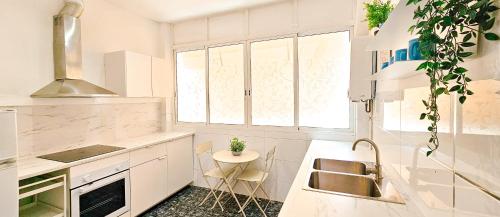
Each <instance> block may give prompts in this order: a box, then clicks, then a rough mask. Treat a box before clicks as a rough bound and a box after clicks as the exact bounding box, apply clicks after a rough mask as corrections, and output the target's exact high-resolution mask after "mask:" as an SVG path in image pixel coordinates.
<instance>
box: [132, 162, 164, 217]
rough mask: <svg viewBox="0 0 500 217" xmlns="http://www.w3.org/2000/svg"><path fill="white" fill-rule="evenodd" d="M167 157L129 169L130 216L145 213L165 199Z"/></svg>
mask: <svg viewBox="0 0 500 217" xmlns="http://www.w3.org/2000/svg"><path fill="white" fill-rule="evenodd" d="M167 159H168V157H167V156H162V157H159V158H156V159H153V160H151V161H148V162H146V163H143V164H140V165H137V166H135V167H132V168H130V195H131V211H130V215H131V216H137V215H138V214H140V213H142V212H144V211H146V210H147V209H149V208H151V207H152V206H154V205H155V204H157V203H159V202H160V201H162V200H163V199H165V198H166V197H167V185H168V182H167V180H168V175H167V171H168V160H167Z"/></svg>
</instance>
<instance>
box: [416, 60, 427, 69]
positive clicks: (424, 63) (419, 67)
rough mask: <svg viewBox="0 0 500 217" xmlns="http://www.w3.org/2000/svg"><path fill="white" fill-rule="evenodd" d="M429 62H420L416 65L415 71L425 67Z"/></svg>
mask: <svg viewBox="0 0 500 217" xmlns="http://www.w3.org/2000/svg"><path fill="white" fill-rule="evenodd" d="M428 64H429V62H423V63H422V64H420V65H419V66H418V67H417V71H418V70H421V69H425V68H427V65H428Z"/></svg>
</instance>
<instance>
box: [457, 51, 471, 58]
mask: <svg viewBox="0 0 500 217" xmlns="http://www.w3.org/2000/svg"><path fill="white" fill-rule="evenodd" d="M470 55H472V52H461V53H458V56H459V57H468V56H470Z"/></svg>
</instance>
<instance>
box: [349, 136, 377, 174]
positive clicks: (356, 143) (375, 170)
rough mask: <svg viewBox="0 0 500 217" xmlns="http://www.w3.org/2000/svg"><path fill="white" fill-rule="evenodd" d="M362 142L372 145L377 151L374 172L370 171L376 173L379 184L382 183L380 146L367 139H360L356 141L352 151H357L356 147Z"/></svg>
mask: <svg viewBox="0 0 500 217" xmlns="http://www.w3.org/2000/svg"><path fill="white" fill-rule="evenodd" d="M360 142H368V143H370V145H371V146H372V147H373V149H374V150H375V169H374V171H370V172H371V173H375V179H376V181H377V182H378V183H380V181H381V180H382V167H381V165H380V151H379V149H378V146H377V144H375V142H374V141H372V140H370V139H367V138H363V139H358V140H356V141H354V143H353V144H352V151H355V150H356V146H357V145H358V143H360Z"/></svg>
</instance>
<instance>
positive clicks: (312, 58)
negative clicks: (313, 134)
mask: <svg viewBox="0 0 500 217" xmlns="http://www.w3.org/2000/svg"><path fill="white" fill-rule="evenodd" d="M298 46H299V47H298V50H299V53H298V56H299V125H300V126H308V127H322V128H349V98H348V96H347V90H348V88H349V72H350V70H349V69H350V42H349V32H339V33H330V34H322V35H313V36H305V37H299V39H298Z"/></svg>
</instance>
